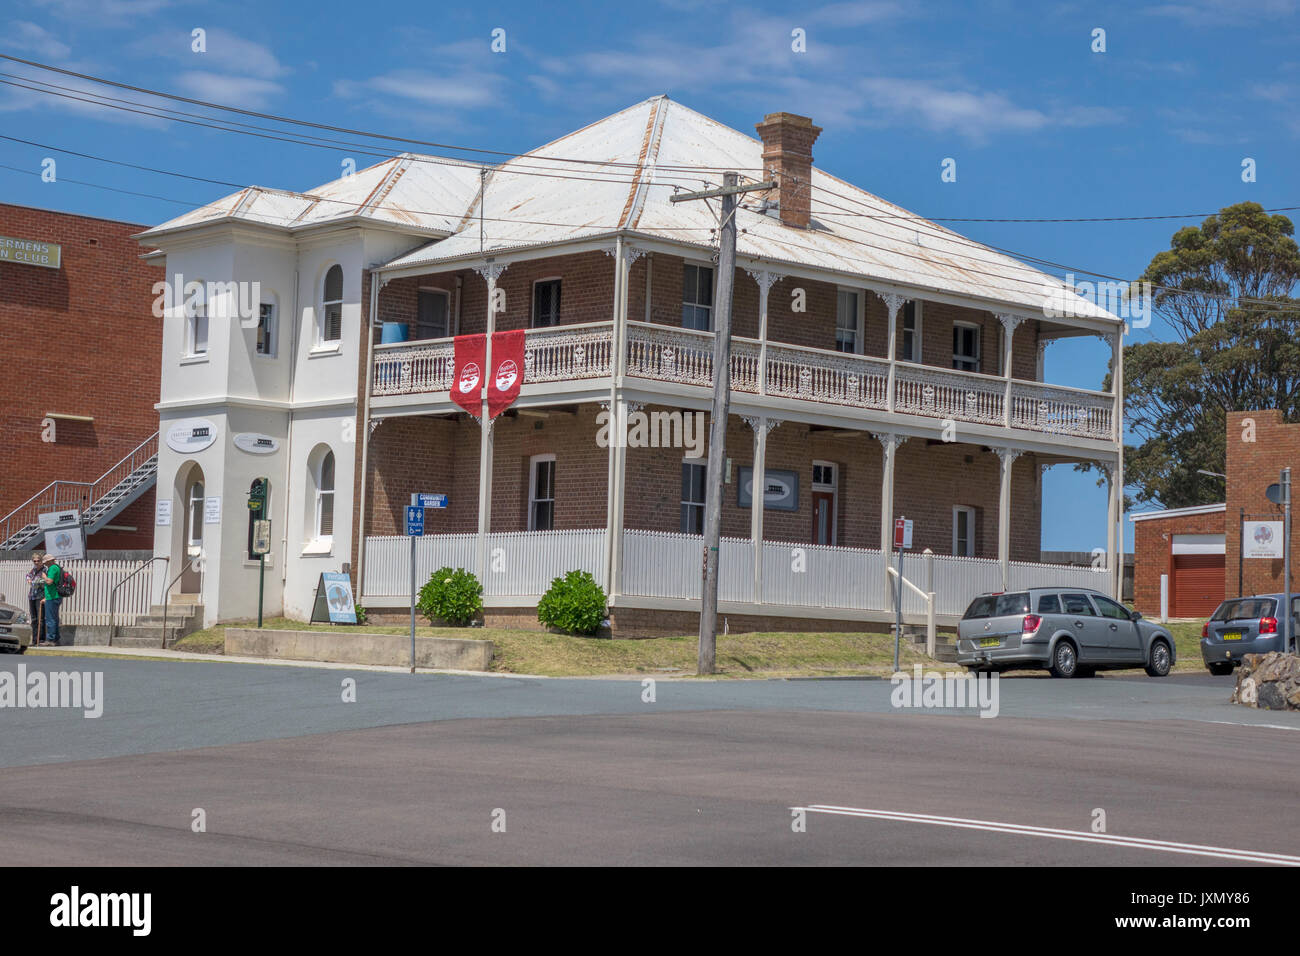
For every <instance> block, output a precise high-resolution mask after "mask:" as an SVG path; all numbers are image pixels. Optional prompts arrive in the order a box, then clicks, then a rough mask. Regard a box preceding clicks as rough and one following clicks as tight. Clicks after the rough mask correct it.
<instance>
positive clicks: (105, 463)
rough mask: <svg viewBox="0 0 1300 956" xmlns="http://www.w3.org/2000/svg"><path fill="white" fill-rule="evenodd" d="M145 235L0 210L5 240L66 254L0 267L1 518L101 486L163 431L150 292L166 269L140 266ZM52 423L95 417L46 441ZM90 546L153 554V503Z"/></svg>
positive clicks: (76, 219)
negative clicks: (71, 487) (41, 495)
mask: <svg viewBox="0 0 1300 956" xmlns="http://www.w3.org/2000/svg"><path fill="white" fill-rule="evenodd" d="M145 228H146V227H145V226H140V225H134V224H132V223H124V222H115V221H112V220H107V219H94V218H90V217H87V216H76V215H71V214H67V213H59V212H50V211H47V210H42V209H32V208H28V207H23V206H13V205H7V204H0V235H5V236H10V237H13V238H19V239H33V240H39V241H42V242H54V243H58V244H59V245H60V246H62V265H61V266H60V268H58V269H46V268H42V267H39V266H30V265H23V264H20V263H14V262H0V355H3V356H4V359H5V371H6V374H5V375H4V377H3V380H2V381H0V407H3V408H4V415H3V417H2V418H0V447H3V448H4V450H5V467H4V471H3V475H2V476H0V515H4V514H8V513H9V512H10V511H11V510H12V509H13V508H15V507H17V506H18V505H20V504H22V503H23V502H24V501H26V500H27V499H28V498H30V497H31V496H32V495H34V494H36V493H37V492H38V491H40V490H41V489H42V488H44V487H45V486H46V485H47V484H49V483H50V482H51V481H55V480H58V479H62V480H68V481H93V480H95V479H96V478H98V477H99V476H100V475H101V474H103V473H104V472H105V471H107V470H108V469H109V468H110V467H111V466H113V465H114V464H116V463H117V462H118V461H119V460H121V459H122V458H123V457H124V456H126V455H127V454H128V453H129V452H130V451H131V450H132V449H133V448H135V447H136V446H137V445H139V444H140V442H142V441H144V440H145V439H146V438H147V437H148V436H149V435H151V434H152V433H153V432H155V431H156V430H157V429H158V413H157V412H156V411H155V410H154V407H153V406H154V403H155V402H156V401H158V395H159V383H160V364H159V363H160V359H159V357H160V355H161V354H162V322H161V320H160V319H156V318H154V317H153V314H152V304H153V299H154V296H153V292H152V286H153V284H154V283H155V282H157V281H160V280H161V279H162V278H163V273H162V270H160V269H157V268H155V267H153V266H150V265H146V264H145V263H144V262H143V261H141V259H140V255H141V253H142V252H143V251H144V250H143V249H142V248H141V247H140V246H139V244H137V243H136V242H135V240H133V239H132V238H131V236H133V235H135V234H136V233H139V232H142V231H144V229H145ZM47 412H57V413H61V414H68V415H90V416H93V417H94V421H93V422H90V423H81V422H69V421H57V422H56V426H55V427H56V431H55V434H56V439H57V440H56V441H54V442H46V441H42V439H41V432H42V426H41V420H42V419H43V418H44V417H45V415H46V413H47ZM111 523H112V524H115V525H128V526H129V525H134V526H135V527H137V528H138V530H137V531H135V532H113V531H104V532H100V533H99V534H97V535H92V536H91V538H90V540H89V542H88V547H90V548H96V549H119V548H123V549H134V548H151V547H152V546H153V493H152V492H148V493H146V494H145V496H144V498H143V499H142V500H141V501H140V502H137V503H136V504H135V505H133V506H132V507H130V508H128V509H127V510H126V511H124V512H123V513H122V514H121V515H119V516H118V517H116V518H115V519H113V521H112V522H111Z"/></svg>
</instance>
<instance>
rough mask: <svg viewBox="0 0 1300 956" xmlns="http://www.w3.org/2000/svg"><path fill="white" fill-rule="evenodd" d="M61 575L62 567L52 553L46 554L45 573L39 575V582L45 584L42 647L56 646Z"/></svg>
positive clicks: (57, 641) (61, 596)
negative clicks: (43, 638)
mask: <svg viewBox="0 0 1300 956" xmlns="http://www.w3.org/2000/svg"><path fill="white" fill-rule="evenodd" d="M62 577H63V569H62V568H60V567H59V566H58V564H57V563H56V562H55V560H54V555H52V554H47V555H46V556H45V574H44V575H42V576H41V583H42V584H43V585H44V586H45V640H44V641H43V642H42V644H41V646H42V647H57V646H58V643H59V605H60V604H62V603H63V595H61V594H60V593H59V581H60V579H61V578H62Z"/></svg>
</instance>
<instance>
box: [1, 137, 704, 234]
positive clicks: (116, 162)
mask: <svg viewBox="0 0 1300 956" xmlns="http://www.w3.org/2000/svg"><path fill="white" fill-rule="evenodd" d="M0 140H8V141H10V142H13V143H21V144H23V145H25V146H35V147H37V148H39V149H43V150H48V151H50V152H55V153H66V154H67V155H69V156H76V157H78V158H81V159H89V160H92V161H94V162H100V163H108V164H109V165H112V166H122V167H125V168H127V169H136V170H140V171H142V172H148V173H157V174H158V175H161V176H172V177H175V178H177V179H189V180H193V181H194V182H200V183H211V184H214V185H217V186H229V187H232V188H234V189H238V190H245V189H249V188H256V187H249V186H247V185H244V184H241V183H234V182H227V181H225V180H220V179H209V178H207V177H206V176H193V175H190V174H189V173H180V172H176V171H174V170H169V169H159V168H157V167H155V166H142V165H140V164H139V163H129V162H126V161H125V160H120V159H110V158H108V157H106V156H97V155H95V154H94V153H83V152H79V151H77V150H73V149H66V148H64V147H61V146H54V145H51V144H49V143H38V142H36V141H35V140H29V139H20V138H19V137H17V136H6V135H4V134H3V133H0ZM391 158H392V157H390V159H391ZM6 168H8V169H16V170H17V171H18V172H32V171H31V170H22V169H17V167H12V166H10V167H6ZM481 169H482V170H483V171H484V172H486V171H487V167H481ZM37 175H39V174H37ZM68 181H69V182H72V180H68ZM79 185H89V184H87V183H79ZM283 191H284V192H292V191H291V190H283ZM292 194H293V195H295V196H298V197H300V198H302V199H304V200H308V201H311V202H314V203H322V204H333V205H340V206H347V207H349V208H351V209H361V208H363V207H366V208H370V209H394V210H400V211H401V212H405V213H416V214H419V215H425V216H446V217H448V218H451V219H461V218H462V217H464V216H465V214H466V212H467V210H464V209H462V210H457V211H454V212H453V211H449V210H432V209H411V208H408V207H406V206H393V205H390V204H387V203H379V202H376V203H367V202H365V201H362V202H349V201H348V200H346V199H331V198H329V197H327V196H314V195H312V194H310V193H297V192H294V193H292ZM168 202H182V200H168ZM193 205H195V206H196V207H199V208H201V207H202V206H203V205H205V204H203V203H194V204H193ZM268 218H272V219H281V220H283V221H285V222H294V221H295V220H296V217H291V216H269V217H268ZM480 218H486V219H487V220H488V221H490V222H511V223H517V224H519V225H528V226H555V227H558V228H569V229H580V228H603V229H617V228H618V226H617V225H603V224H597V223H574V222H551V221H548V220H544V219H516V218H508V217H493V216H487V217H480ZM664 229H666V230H669V231H673V232H704V231H712V227H710V226H665V227H664Z"/></svg>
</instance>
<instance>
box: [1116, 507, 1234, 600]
mask: <svg viewBox="0 0 1300 956" xmlns="http://www.w3.org/2000/svg"><path fill="white" fill-rule="evenodd" d="M1224 523H1225V522H1224V518H1223V512H1221V511H1215V512H1210V513H1209V514H1196V515H1177V516H1174V517H1170V518H1147V519H1146V520H1144V521H1135V522H1133V606H1134V607H1135V608H1137V609H1138V610H1139V611H1141V612H1142V613H1143V614H1146V615H1148V616H1156V615H1158V614H1159V613H1160V575H1162V574H1167V575H1169V579H1170V587H1171V588H1172V587H1173V583H1172V582H1173V575H1174V561H1173V536H1174V535H1176V534H1223V533H1224ZM1228 523H1229V524H1231V522H1228ZM1227 551H1228V555H1229V560H1228V562H1227V564H1228V567H1229V568H1230V577H1231V579H1232V584H1231V589H1230V590H1229V591H1227V592H1226V593H1228V594H1236V587H1237V560H1236V557H1235V554H1236V552H1234V551H1233V550H1232V544H1231V542H1229V544H1228V546H1227ZM1172 599H1173V595H1172V593H1171V594H1170V600H1171V603H1172ZM1172 610H1173V608H1172V607H1171V608H1170V611H1171V612H1172Z"/></svg>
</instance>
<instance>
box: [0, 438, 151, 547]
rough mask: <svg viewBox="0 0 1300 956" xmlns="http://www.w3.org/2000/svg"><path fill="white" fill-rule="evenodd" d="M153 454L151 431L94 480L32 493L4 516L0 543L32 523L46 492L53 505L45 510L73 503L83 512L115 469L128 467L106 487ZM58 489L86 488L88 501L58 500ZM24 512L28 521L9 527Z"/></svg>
mask: <svg viewBox="0 0 1300 956" xmlns="http://www.w3.org/2000/svg"><path fill="white" fill-rule="evenodd" d="M149 446H152V450H151V451H149V452H148V454H143V452H144V451H145V450H146V449H147V448H148V447H149ZM157 453H158V432H156V431H155V432H154V433H153V434H152V435H150V436H149V437H148V438H146V439H145V440H144V441H142V442H141V443H140V444H139V445H137V446H136V447H135V448H133V449H131V451H130V452H128V453H127V454H126V455H125V456H124V457H123V458H122V459H121V460H120V461H119V462H117V464H115V465H113V466H112V467H111V468H109V469H108V471H106V472H104V473H103V474H102V475H100V476H99V477H98V478H96V479H95V480H94V481H64V480H63V479H59V480H57V481H52V482H50V483H49V484H48V485H46V486H45V487H44V488H42V489H41V490H40V491H38V492H36V494H34V495H32V496H31V497H30V498H28V499H27V500H26V501H24V502H23V503H22V504H20V505H19V506H18V507H17V508H15V509H14V510H13V511H11V512H9V513H8V514H7V515H5V516H4V518H3V520H2V523H0V541H8V540H9V539H10V538H12V537H13V534H14V532H15V531H17V530H21V529H22V528H25V527H27V526H28V525H29V524H34V523H35V521H36V516H37V515H39V514H40V512H41V510H42V509H41V503H42V499H44V498H45V497H46V496H47V493H48V497H49V498H50V499H51V504H52V505H53V508H52V509H51V508H46V509H45V510H57V509H58V508H59V507H60V505H64V504H74V503H75V504H81V505H82V507H83V510H86V509H89V508H90V506H91V505H93V504H94V503H95V502H96V501H98V500H99V498H102V497H103V494H102V493H101V494H96V493H95V489H96V488H98V487H99V485H100V484H101V483H102V482H104V481H105V480H107V479H108V478H110V477H112V476H113V475H114V474H115V473H116V472H117V471H118V469H120V468H121V467H122V466H123V465H126V464H129V465H130V467H128V468H127V469H126V471H124V472H123V473H122V474H121V476H120V477H118V478H117V479H116V480H115V481H114V482H113V483H112V484H111V485H109V488H113V487H116V486H117V485H118V483H120V482H121V481H122V479H124V478H125V477H126V476H127V475H129V474H131V473H132V472H133V471H135V470H136V469H137V468H139V467H140V466H142V465H143V464H144V463H145V462H147V461H148V460H149V459H150V458H152V457H153V456H154V455H156V454H157ZM61 487H64V488H89V489H90V495H89V500H88V501H81V500H78V499H75V498H74V499H71V500H70V501H64V500H61V499H60V498H59V488H61ZM107 490H108V489H105V491H107ZM28 509H30V510H31V512H32V520H30V521H29V520H26V518H25V517H24V518H23V519H22V520H21V521H20V523H19V524H18V527H17V528H15V527H14V526H13V525H14V519H15V518H16V517H18V516H19V515H21V514H24V512H26V511H27V510H28Z"/></svg>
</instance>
